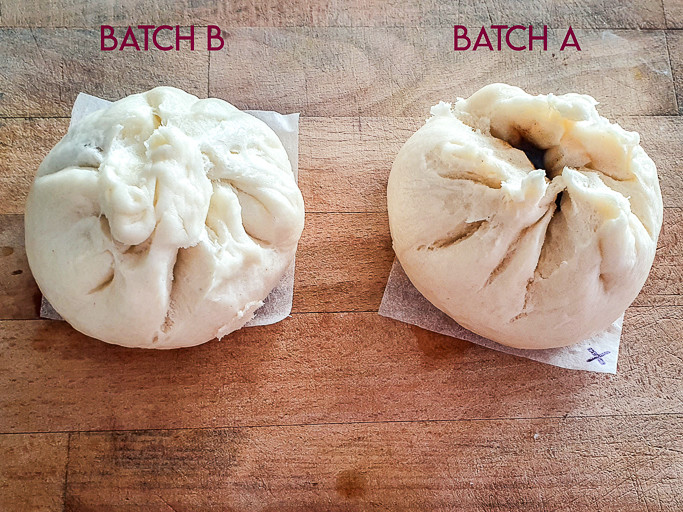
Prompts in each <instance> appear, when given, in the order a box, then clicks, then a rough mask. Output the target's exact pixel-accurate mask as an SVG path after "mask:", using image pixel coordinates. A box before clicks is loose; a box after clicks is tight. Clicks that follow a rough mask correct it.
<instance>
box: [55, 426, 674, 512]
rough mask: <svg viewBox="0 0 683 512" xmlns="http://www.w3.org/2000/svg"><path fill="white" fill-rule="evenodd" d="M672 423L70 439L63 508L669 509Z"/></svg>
mask: <svg viewBox="0 0 683 512" xmlns="http://www.w3.org/2000/svg"><path fill="white" fill-rule="evenodd" d="M682 420H683V418H682V417H681V416H679V415H671V416H649V417H630V416H627V417H624V418H604V419H600V420H598V419H595V418H572V419H530V420H506V421H500V420H496V421H486V422H482V421H458V422H447V423H435V422H427V423H408V424H401V423H383V424H360V425H358V424H351V425H312V426H292V427H273V428H246V429H227V430H191V431H187V430H181V431H142V432H106V433H79V434H74V435H73V438H72V443H71V452H70V461H69V483H68V487H67V491H66V510H74V511H75V510H88V511H93V512H96V511H105V510H106V511H109V510H142V509H144V510H148V511H167V510H177V511H182V510H231V511H242V510H257V509H258V510H272V511H276V510H277V511H304V510H331V511H347V510H348V511H356V510H358V511H360V510H392V511H403V510H477V511H479V510H481V511H484V510H486V511H501V512H502V511H505V512H508V511H510V510H515V511H521V510H524V511H542V510H601V511H615V512H617V511H618V512H631V511H633V512H635V511H641V510H646V509H650V508H652V510H659V511H670V512H675V511H678V510H681V507H683V498H682V495H681V493H680V486H681V485H683V481H682V480H683V479H682V475H683V457H681V453H682V450H683V444H682V442H681V439H682V438H681V433H683V432H682V431H681V422H682ZM141 477H142V478H141ZM197 483H198V484H199V485H197ZM207 491H208V492H207Z"/></svg>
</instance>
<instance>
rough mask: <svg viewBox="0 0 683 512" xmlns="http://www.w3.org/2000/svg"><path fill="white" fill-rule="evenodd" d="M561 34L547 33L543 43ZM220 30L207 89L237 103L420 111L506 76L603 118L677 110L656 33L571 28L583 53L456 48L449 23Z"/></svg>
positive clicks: (355, 111) (347, 112)
mask: <svg viewBox="0 0 683 512" xmlns="http://www.w3.org/2000/svg"><path fill="white" fill-rule="evenodd" d="M563 36H564V34H561V35H558V32H557V31H549V37H548V38H549V47H550V48H555V49H559V46H560V43H561V40H560V41H558V40H557V39H558V37H563ZM225 37H226V47H227V51H225V52H216V53H215V54H213V55H212V56H211V66H210V75H209V86H210V88H209V93H210V95H211V96H217V97H220V98H224V99H228V100H229V101H231V102H232V103H234V104H235V105H237V106H238V107H240V108H261V109H268V110H280V111H285V112H301V113H302V114H303V115H306V116H328V117H329V116H359V115H362V116H419V117H424V116H425V113H426V112H429V108H430V107H431V106H432V105H434V104H435V103H436V102H437V101H438V100H454V99H455V98H456V97H457V96H463V97H464V96H469V95H470V94H471V93H473V92H474V91H476V90H477V89H479V88H480V87H482V86H483V85H485V84H487V83H491V82H506V83H511V84H513V85H519V86H521V87H522V88H525V89H527V90H528V91H529V92H532V93H547V92H550V91H552V92H555V93H558V94H559V93H565V92H575V91H581V92H583V93H587V94H591V95H592V96H594V97H595V98H597V99H598V101H600V102H601V104H602V108H601V112H602V113H603V114H604V115H608V116H614V115H635V114H646V115H662V114H673V113H675V112H676V105H675V98H674V91H673V85H672V83H671V77H670V76H669V72H670V67H669V56H668V52H667V46H666V41H665V36H664V33H663V32H661V31H647V32H640V31H631V30H613V31H609V30H607V31H577V37H578V38H579V40H580V42H581V44H582V51H581V52H577V51H568V50H565V51H564V52H561V53H560V52H559V51H547V52H542V51H540V47H539V48H536V49H535V50H534V51H532V52H528V51H523V52H489V51H485V52H482V51H477V52H472V51H470V52H454V51H453V49H452V48H453V35H452V30H451V29H450V28H448V29H442V30H433V29H425V28H403V27H398V28H373V29H370V28H339V29H333V28H330V29H316V28H308V27H303V28H292V29H259V28H235V29H230V30H227V31H225ZM536 50H538V51H536ZM585 55H590V58H588V59H587V58H585V57H584V56H585ZM244 62H248V63H249V65H248V66H242V65H241V64H240V63H244ZM237 69H239V72H236V70H237ZM274 70H277V72H275V71H274ZM377 84H381V86H379V87H378V86H377Z"/></svg>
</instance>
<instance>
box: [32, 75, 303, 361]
mask: <svg viewBox="0 0 683 512" xmlns="http://www.w3.org/2000/svg"><path fill="white" fill-rule="evenodd" d="M25 218H26V220H25V223H26V252H27V255H28V260H29V264H30V267H31V270H32V272H33V275H34V277H35V279H36V281H37V283H38V285H39V287H40V289H41V291H42V292H43V294H44V295H45V297H46V298H47V299H48V300H49V301H50V303H51V304H52V305H53V306H54V308H55V310H56V311H57V312H59V314H60V315H61V316H62V317H63V318H64V319H65V320H67V321H68V322H69V323H70V324H71V325H72V326H73V327H75V328H76V329H78V330H79V331H81V332H83V333H85V334H87V335H89V336H92V337H94V338H98V339H100V340H103V341H106V342H108V343H115V344H118V345H125V346H131V347H148V348H174V347H185V346H192V345H197V344H200V343H204V342H205V341H208V340H210V339H212V338H214V337H222V336H224V335H226V334H228V333H230V332H232V331H234V330H236V329H239V328H240V327H242V326H243V325H244V324H245V323H246V322H247V321H249V320H250V319H251V318H252V317H253V315H254V312H255V311H256V309H258V308H259V306H261V305H262V304H263V300H264V299H265V297H266V296H267V295H268V293H269V292H270V290H271V289H272V288H274V287H275V285H276V284H277V283H278V281H279V279H280V278H281V276H282V275H283V274H284V272H285V271H286V269H287V267H288V266H289V264H290V263H291V261H292V260H293V258H294V253H295V251H296V247H297V242H298V240H299V237H300V235H301V231H302V229H303V222H304V205H303V200H302V197H301V193H300V191H299V189H298V187H297V184H296V180H295V177H294V175H293V173H292V169H291V166H290V163H289V160H288V158H287V154H286V152H285V149H284V148H283V146H282V143H281V142H280V140H279V139H278V137H277V136H276V135H275V133H274V132H273V131H272V130H271V129H270V128H269V127H268V126H267V125H266V124H265V123H263V122H262V121H260V120H258V119H256V118H255V117H253V116H250V115H248V114H246V113H244V112H241V111H240V110H238V109H237V108H235V107H234V106H232V105H230V104H229V103H226V102H225V101H222V100H219V99H203V100H200V99H198V98H196V97H195V96H192V95H190V94H187V93H185V92H183V91H181V90H178V89H174V88H170V87H159V88H156V89H153V90H151V91H148V92H146V93H143V94H134V95H132V96H128V97H126V98H123V99H122V100H120V101H117V102H115V103H113V104H111V106H109V107H108V108H106V109H104V110H100V111H98V112H94V113H92V114H90V115H89V116H87V117H86V118H84V119H83V120H82V121H81V122H79V123H77V124H76V125H74V126H72V127H71V128H70V129H69V132H68V133H67V135H66V136H65V137H64V138H63V139H62V140H61V141H60V142H59V143H58V144H57V145H56V146H55V147H54V148H53V149H52V151H50V153H49V154H48V155H47V157H46V158H45V160H44V161H43V162H42V164H41V165H40V167H39V168H38V172H37V176H36V179H35V182H34V184H33V187H32V188H31V191H30V193H29V196H28V201H27V204H26V216H25Z"/></svg>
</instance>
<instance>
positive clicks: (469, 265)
mask: <svg viewBox="0 0 683 512" xmlns="http://www.w3.org/2000/svg"><path fill="white" fill-rule="evenodd" d="M595 105H596V101H595V100H594V99H593V98H591V97H590V96H585V95H579V94H565V95H562V96H555V95H552V94H549V95H539V96H531V95H529V94H527V93H525V92H524V91H523V90H521V89H519V88H518V87H512V86H509V85H505V84H492V85H489V86H486V87H484V88H483V89H480V90H479V91H478V92H476V93H475V94H473V95H472V96H471V97H470V98H468V99H460V100H458V101H457V102H456V103H455V105H453V106H452V107H451V105H450V104H447V103H440V104H439V105H437V106H435V107H433V108H432V117H431V118H430V119H429V120H428V121H427V123H426V124H425V125H424V126H423V127H422V128H420V129H419V130H418V131H417V132H416V133H415V134H414V135H413V136H412V137H411V138H410V139H409V140H408V141H407V142H406V144H405V146H403V148H402V149H401V150H400V152H399V154H398V156H397V157H396V160H395V162H394V165H393V167H392V170H391V175H390V177H389V184H388V190H387V196H388V209H389V223H390V227H391V235H392V238H393V244H394V249H395V251H396V255H397V257H398V259H399V261H400V262H401V265H402V266H403V268H404V270H405V272H406V274H407V275H408V277H409V278H410V280H411V281H412V283H413V284H414V285H415V286H416V288H417V289H418V290H419V291H420V292H421V293H422V294H423V295H424V296H425V297H426V298H427V299H428V300H429V301H430V302H432V303H433V304H434V305H435V306H436V307H438V308H439V309H441V310H442V311H444V312H445V313H446V314H448V315H449V316H451V317H452V318H453V319H455V320H456V321H457V322H458V323H460V324H461V325H463V326H464V327H466V328H468V329H470V330H471V331H473V332H475V333H477V334H480V335H482V336H485V337H487V338H490V339H492V340H494V341H497V342H499V343H502V344H505V345H509V346H512V347H518V348H530V349H531V348H533V349H539V348H551V347H561V346H565V345H569V344H572V343H575V342H578V341H581V340H584V339H586V338H588V337H590V336H591V335H593V334H595V333H597V332H599V331H601V330H603V329H605V328H607V327H608V326H609V325H610V324H611V323H612V322H613V321H614V320H616V319H617V318H618V317H619V316H620V315H621V314H622V313H623V312H624V310H625V309H626V308H627V307H628V306H629V304H630V303H631V302H632V301H633V300H634V299H635V297H636V296H637V295H638V292H639V291H640V289H641V288H642V286H643V283H644V282H645V280H646V278H647V275H648V272H649V270H650V267H651V265H652V261H653V258H654V255H655V249H656V247H657V237H658V235H659V230H660V227H661V224H662V198H661V193H660V190H659V182H658V180H657V170H656V168H655V165H654V163H653V162H652V160H651V159H650V158H649V157H648V156H647V154H646V153H645V151H644V150H643V149H642V148H641V147H640V145H639V142H640V138H639V136H638V134H637V133H634V132H627V131H625V130H624V129H622V128H621V127H620V126H619V125H617V124H614V123H610V122H609V121H608V120H607V119H605V118H604V117H601V116H600V115H598V112H597V111H596V109H595ZM517 147H522V148H524V147H527V148H528V147H536V148H539V149H540V150H542V151H543V152H544V153H543V155H542V157H543V163H542V164H539V167H543V168H539V169H536V168H535V167H534V165H533V164H532V163H531V161H530V160H529V158H528V157H527V155H526V154H525V153H524V152H523V151H521V150H520V149H517Z"/></svg>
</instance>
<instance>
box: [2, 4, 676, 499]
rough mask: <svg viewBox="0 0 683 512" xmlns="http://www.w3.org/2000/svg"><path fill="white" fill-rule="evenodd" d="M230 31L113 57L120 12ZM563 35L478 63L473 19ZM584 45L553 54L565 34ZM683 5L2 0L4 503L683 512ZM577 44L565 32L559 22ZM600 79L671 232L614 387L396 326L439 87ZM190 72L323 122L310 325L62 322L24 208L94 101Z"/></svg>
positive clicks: (311, 224)
mask: <svg viewBox="0 0 683 512" xmlns="http://www.w3.org/2000/svg"><path fill="white" fill-rule="evenodd" d="M143 22H149V23H157V24H161V23H166V24H172V25H175V24H180V25H189V24H194V25H196V26H197V28H196V30H197V34H198V48H202V47H203V46H204V45H205V43H204V39H203V37H204V36H203V34H204V31H203V30H202V29H200V28H199V27H203V26H205V25H206V24H216V25H220V26H221V27H222V28H223V29H224V36H225V37H226V42H227V48H226V49H225V50H223V51H220V52H212V53H209V52H206V51H205V50H197V51H195V52H189V51H180V52H159V51H151V52H140V53H135V52H107V53H103V52H100V50H99V31H98V29H99V24H101V23H105V24H110V25H114V26H117V27H119V28H117V31H118V32H117V33H118V34H122V33H123V32H122V31H123V30H125V28H122V27H125V25H128V24H134V25H136V24H139V23H143ZM454 23H458V24H464V25H467V26H469V27H475V28H476V27H478V26H480V25H482V24H485V25H490V24H491V23H501V24H515V23H520V24H529V23H534V24H535V25H539V26H540V25H543V24H547V25H548V26H549V27H551V31H550V41H549V43H550V47H551V50H550V51H548V52H545V53H544V52H540V51H533V52H512V51H509V50H508V51H503V52H488V51H478V52H474V53H473V52H462V53H459V52H453V51H452V45H453V41H452V25H453V24H454ZM570 24H571V25H572V26H573V27H574V28H575V29H577V35H578V37H579V41H580V42H581V45H582V52H580V53H577V52H571V51H565V52H562V53H559V52H557V51H552V48H553V47H557V43H558V41H557V38H558V37H561V35H563V33H564V30H566V28H567V26H568V25H570ZM681 28H683V8H682V7H681V2H680V1H678V0H663V1H661V0H645V1H635V0H630V1H627V2H616V1H610V0H571V1H569V2H559V1H554V0H541V1H536V2H531V1H528V0H523V1H517V2H490V1H488V0H487V1H485V2H478V1H474V0H463V1H460V2H450V3H449V2H446V3H444V2H439V1H436V0H427V1H424V2H407V3H405V2H390V3H388V4H387V3H383V2H378V1H374V0H371V1H369V2H367V1H360V0H354V1H350V2H342V1H337V0H325V1H323V2H314V3H311V2H302V1H297V0H295V1H277V2H276V1H271V0H268V1H266V2H253V1H245V0H241V1H238V2H230V3H222V2H215V3H214V2H190V1H181V2H171V1H170V0H156V1H144V2H134V1H132V0H123V1H121V2H113V1H110V0H107V1H100V2H95V3H93V2H86V1H85V0H54V1H51V2H47V3H46V2H41V1H38V0H27V1H21V2H20V1H17V0H0V353H1V354H2V356H1V357H0V389H2V390H3V392H2V393H0V510H1V511H3V512H4V511H5V510H7V511H15V510H16V511H24V510H31V511H33V510H46V511H52V510H68V511H110V510H130V511H132V510H145V511H147V510H149V511H157V510H159V511H169V510H175V511H178V512H180V511H191V510H192V511H193V510H239V511H246V510H271V511H275V510H277V511H294V510H297V511H303V510H339V511H343V510H359V511H360V510H468V511H469V510H476V511H509V510H529V511H546V510H547V511H550V510H571V511H584V510H585V511H589V510H590V511H593V510H614V511H627V512H628V511H640V510H662V511H679V510H683V446H682V445H681V439H682V438H683V386H682V385H681V376H682V370H681V369H682V368H683V309H682V308H683V295H682V294H683V286H682V285H681V256H682V254H681V252H682V244H681V240H683V200H682V199H681V197H682V196H681V195H680V192H681V190H682V187H683V172H682V169H681V165H682V164H681V162H682V161H683V117H680V116H679V114H680V113H681V112H683V32H681V30H680V29H681ZM558 34H559V35H558ZM492 81H507V82H510V83H513V84H516V85H520V86H522V87H525V88H527V89H528V90H529V91H530V92H536V93H541V92H557V93H561V92H567V91H579V92H585V93H588V94H592V95H593V96H595V97H596V99H598V100H599V101H600V107H599V108H600V112H601V113H602V114H603V115H607V116H610V117H611V118H613V119H615V120H617V121H618V122H619V123H620V124H622V125H623V126H624V127H625V128H627V129H631V130H636V131H638V132H639V133H640V134H641V138H642V144H643V146H644V147H645V149H646V150H647V151H648V153H649V154H650V155H651V156H652V158H653V159H654V160H655V162H656V163H657V166H658V169H659V173H660V181H661V186H662V193H663V198H664V205H665V212H664V226H663V230H662V234H661V236H660V241H659V245H658V250H657V256H656V259H655V265H654V267H653V269H652V272H651V275H650V278H649V279H648V282H647V283H646V285H645V287H644V289H643V291H642V292H641V294H640V296H639V297H638V298H637V299H636V301H635V303H634V304H633V306H632V307H631V308H629V310H628V311H627V313H626V319H625V323H624V334H623V339H622V344H621V349H620V354H619V370H618V374H617V375H614V376H609V375H602V374H592V373H585V372H573V371H569V370H563V369H560V368H555V367H550V366H545V365H542V364H540V363H536V362H533V361H529V360H526V359H521V358H517V357H513V356H510V355H506V354H502V353H499V352H495V351H490V350H486V349H484V348H482V347H479V346H475V345H472V344H469V343H467V342H464V341H460V340H454V339H451V338H448V337H445V336H442V335H438V334H435V333H431V332H428V331H424V330H422V329H419V328H417V327H414V326H409V325H406V324H402V323H399V322H395V321H392V320H389V319H386V318H383V317H380V316H379V315H378V314H377V309H378V307H379V303H380V300H381V296H382V292H383V288H384V284H385V283H386V279H387V277H388V273H389V269H390V266H391V262H392V260H393V252H392V250H391V239H390V236H389V231H388V223H387V215H386V200H385V187H386V181H387V177H388V174H389V169H390V167H391V162H392V160H393V158H394V156H395V154H396V152H397V151H398V149H399V148H400V147H401V145H402V144H403V142H404V141H405V140H406V139H407V138H408V137H409V136H410V134H411V133H413V132H414V131H415V130H416V129H417V128H418V127H419V126H420V125H421V124H422V122H423V120H424V119H425V118H426V116H427V115H428V111H429V107H430V106H431V105H432V104H434V103H435V102H437V101H438V100H441V99H445V100H454V99H455V98H456V97H458V96H466V95H468V94H470V93H472V92H473V91H475V90H476V89H477V88H479V87H481V86H483V85H485V84H486V83H489V82H492ZM161 84H164V85H174V86H178V87H182V88H184V89H186V90H188V91H190V92H192V93H194V94H197V95H199V96H201V97H205V96H207V95H208V94H210V95H213V96H217V97H221V98H224V99H226V100H228V101H231V102H233V103H234V104H236V105H237V106H239V107H241V108H258V109H273V110H278V111H280V112H301V113H302V116H303V117H302V118H301V127H300V186H301V189H302V192H303V194H304V199H305V203H306V210H307V216H306V227H305V230H304V234H303V236H302V239H301V243H300V248H299V251H298V254H297V270H296V284H295V293H294V308H293V314H292V317H291V318H288V319H286V320H284V321H283V322H280V323H278V324H276V325H273V326H266V327H256V328H249V329H243V330H241V331H239V332H237V333H234V334H233V335H231V336H230V337H228V338H226V339H224V340H223V341H216V340H214V341H212V342H209V343H207V344H205V345H202V346H199V347H195V348H192V349H184V350H177V351H169V352H150V351H140V350H130V349H123V348H121V347H115V346H109V345H106V344H103V343H100V342H96V341H94V340H91V339H89V338H87V337H86V336H83V335H81V334H79V333H78V332H76V331H74V330H73V329H72V328H70V327H69V326H68V325H67V324H65V323H63V322H51V321H45V320H40V319H39V318H38V303H39V297H40V296H39V291H38V289H37V286H36V285H35V282H34V281H33V279H32V277H31V273H30V269H29V268H28V264H27V261H26V255H25V251H24V247H23V208H24V202H25V198H26V194H27V192H28V189H29V187H30V183H31V180H32V178H33V175H34V173H35V170H36V168H37V166H38V165H39V163H40V161H41V160H42V158H43V157H44V156H45V154H46V153H47V152H48V151H49V149H50V148H51V147H52V146H53V145H54V144H55V142H56V141H57V140H59V138H61V137H62V136H63V134H64V133H65V132H66V129H67V126H68V122H69V119H68V115H69V111H70V108H71V105H72V103H73V100H74V99H75V97H76V95H77V94H78V92H80V91H84V92H89V93H91V94H95V95H98V96H101V97H104V98H107V99H117V98H120V97H122V96H124V95H126V94H129V93H132V92H138V91H140V90H144V89H147V88H150V87H153V86H155V85H161Z"/></svg>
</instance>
